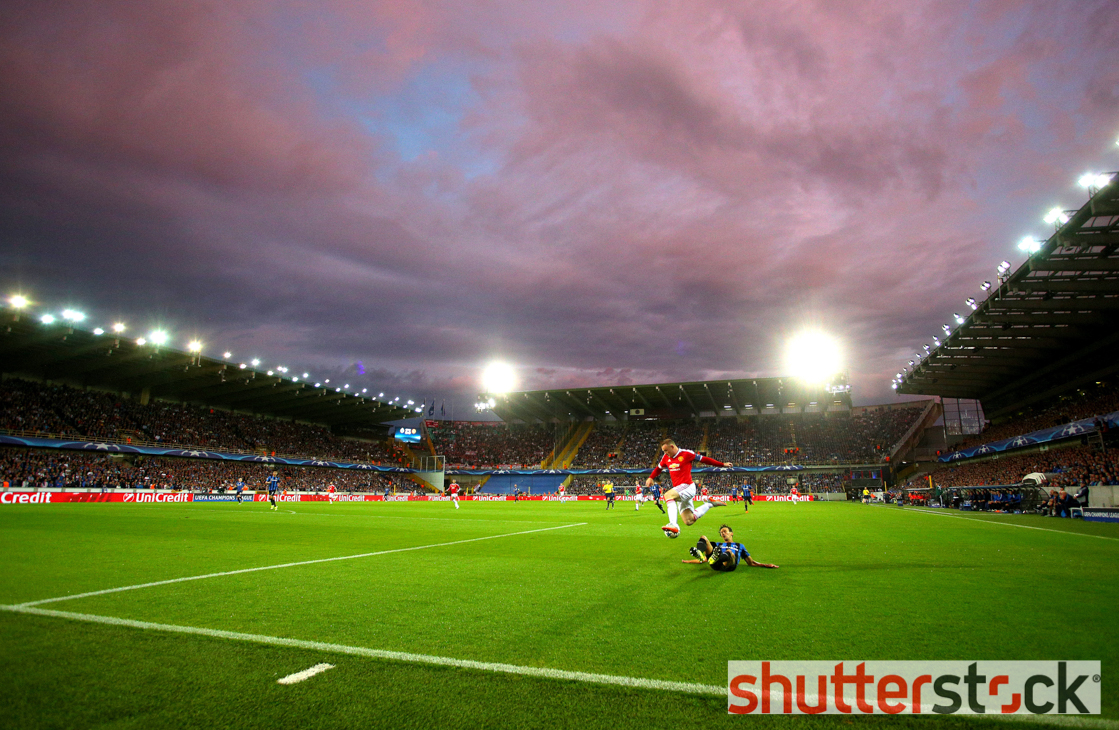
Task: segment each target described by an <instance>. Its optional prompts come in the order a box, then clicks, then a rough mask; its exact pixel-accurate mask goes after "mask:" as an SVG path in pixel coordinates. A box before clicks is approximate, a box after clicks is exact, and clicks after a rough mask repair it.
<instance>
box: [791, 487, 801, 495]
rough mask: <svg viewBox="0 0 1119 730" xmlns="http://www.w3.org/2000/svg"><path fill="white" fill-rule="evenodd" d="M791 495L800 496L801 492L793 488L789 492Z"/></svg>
mask: <svg viewBox="0 0 1119 730" xmlns="http://www.w3.org/2000/svg"><path fill="white" fill-rule="evenodd" d="M789 494H800V492H798V491H797V488H796V487H793V488H792V489H790V490H789Z"/></svg>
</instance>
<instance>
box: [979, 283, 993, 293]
mask: <svg viewBox="0 0 1119 730" xmlns="http://www.w3.org/2000/svg"><path fill="white" fill-rule="evenodd" d="M979 288H980V289H982V290H983V291H988V290H989V289H990V288H991V282H989V281H985V282H983V283H982V284H980V285H979Z"/></svg>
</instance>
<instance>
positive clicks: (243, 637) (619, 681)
mask: <svg viewBox="0 0 1119 730" xmlns="http://www.w3.org/2000/svg"><path fill="white" fill-rule="evenodd" d="M0 610H2V611H11V612H13V613H23V614H31V615H33V616H52V617H55V618H64V619H70V620H73V621H88V622H90V623H98V624H108V625H110V626H128V627H130V628H134V629H146V630H148V631H164V632H170V633H175V634H195V635H197V636H208V637H211V638H215V639H231V640H233V641H248V642H252V643H255V644H269V645H271V646H285V647H290V648H293V649H311V650H313V651H326V652H333V653H336V654H352V655H354V656H363V657H370V658H372V659H389V660H392V661H398V662H411V663H414V664H434V665H438V666H443V667H459V668H462V669H476V670H479V671H483V672H501V673H503V674H520V675H523V676H526V677H544V678H547V679H566V680H571V681H573V682H591V683H594V684H613V685H619V686H622V687H640V688H642V689H659V690H666V691H669V692H686V693H689V694H699V695H715V696H726V693H727V689H726V687H722V686H719V685H714V684H695V683H692V682H669V681H665V680H660V679H642V678H640V677H621V676H616V675H613V674H592V673H590V672H570V671H567V670H564V669H548V668H546V667H523V666H519V665H517V664H499V663H494V662H476V661H472V660H469V659H452V658H451V657H442V656H431V655H428V654H411V653H408V652H403V651H385V650H383V649H368V648H366V647H364V646H346V645H345V644H326V643H322V642H319V641H303V640H301V639H285V638H282V637H279V636H263V635H261V634H244V633H241V632H239V631H219V630H217V629H204V628H199V627H195V626H175V625H173V624H156V623H149V622H147V621H133V620H131V619H126V618H116V617H115V616H95V615H92V614H88V613H71V612H69V611H55V610H52V609H49V608H33V607H30V606H27V605H26V604H22V605H18V606H0Z"/></svg>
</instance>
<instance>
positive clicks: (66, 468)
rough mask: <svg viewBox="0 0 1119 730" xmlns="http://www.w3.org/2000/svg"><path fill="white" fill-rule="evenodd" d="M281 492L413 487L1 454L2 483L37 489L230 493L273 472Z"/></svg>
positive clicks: (388, 479)
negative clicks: (241, 481) (330, 486)
mask: <svg viewBox="0 0 1119 730" xmlns="http://www.w3.org/2000/svg"><path fill="white" fill-rule="evenodd" d="M273 470H276V471H278V472H279V477H280V484H281V486H282V488H284V489H288V490H291V491H306V492H322V491H325V490H326V487H327V485H328V484H334V485H335V488H336V490H337V491H341V492H382V491H383V490H385V489H386V488H387V489H390V490H394V491H408V492H410V491H412V490H414V489H416V488H417V484H416V483H415V482H413V481H411V480H409V479H407V478H406V477H403V476H400V475H398V474H377V473H373V472H366V471H349V470H344V469H329V468H314V467H285V466H274V465H267V464H254V463H246V462H229V461H211V460H206V459H180V458H152V457H137V458H135V459H128V458H122V457H114V456H108V455H105V454H90V453H86V452H75V451H56V450H36V449H17V448H5V449H0V482H6V483H7V485H8V486H9V487H11V488H36V489H51V488H53V489H75V488H78V489H82V488H84V489H175V490H186V491H194V492H199V491H201V492H207V491H214V492H222V491H232V490H233V489H234V486H235V485H236V483H237V480H238V479H244V480H245V485H246V489H249V490H263V489H264V488H265V484H264V480H265V478H266V477H268V476H269V475H271V473H272V471H273Z"/></svg>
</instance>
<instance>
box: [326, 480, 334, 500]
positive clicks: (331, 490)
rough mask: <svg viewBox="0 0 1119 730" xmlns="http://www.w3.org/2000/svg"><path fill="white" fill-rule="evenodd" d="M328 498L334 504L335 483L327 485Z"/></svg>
mask: <svg viewBox="0 0 1119 730" xmlns="http://www.w3.org/2000/svg"><path fill="white" fill-rule="evenodd" d="M326 496H327V499H329V500H330V501H331V502H332V503H333V502H334V482H331V483H330V484H328V485H326Z"/></svg>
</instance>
